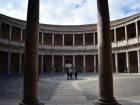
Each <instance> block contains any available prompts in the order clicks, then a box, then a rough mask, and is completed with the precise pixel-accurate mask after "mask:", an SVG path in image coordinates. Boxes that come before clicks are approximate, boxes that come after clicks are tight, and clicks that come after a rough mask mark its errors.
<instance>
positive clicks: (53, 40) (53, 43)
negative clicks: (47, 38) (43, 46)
mask: <svg viewBox="0 0 140 105" xmlns="http://www.w3.org/2000/svg"><path fill="white" fill-rule="evenodd" d="M52 45H53V46H54V33H53V35H52Z"/></svg>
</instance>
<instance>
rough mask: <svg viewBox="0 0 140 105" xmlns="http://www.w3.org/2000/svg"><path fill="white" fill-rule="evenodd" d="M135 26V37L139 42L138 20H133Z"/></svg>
mask: <svg viewBox="0 0 140 105" xmlns="http://www.w3.org/2000/svg"><path fill="white" fill-rule="evenodd" d="M135 27H136V37H137V38H138V42H139V31H138V22H137V21H136V22H135Z"/></svg>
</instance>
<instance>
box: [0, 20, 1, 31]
mask: <svg viewBox="0 0 140 105" xmlns="http://www.w3.org/2000/svg"><path fill="white" fill-rule="evenodd" d="M0 32H1V21H0Z"/></svg>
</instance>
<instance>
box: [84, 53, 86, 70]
mask: <svg viewBox="0 0 140 105" xmlns="http://www.w3.org/2000/svg"><path fill="white" fill-rule="evenodd" d="M83 69H84V72H86V56H85V55H83Z"/></svg>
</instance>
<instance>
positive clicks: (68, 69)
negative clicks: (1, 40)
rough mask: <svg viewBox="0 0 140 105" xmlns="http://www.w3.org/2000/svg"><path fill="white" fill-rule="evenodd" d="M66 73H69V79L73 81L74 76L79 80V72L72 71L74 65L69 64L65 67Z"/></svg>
mask: <svg viewBox="0 0 140 105" xmlns="http://www.w3.org/2000/svg"><path fill="white" fill-rule="evenodd" d="M65 71H66V73H67V79H68V80H69V79H70V80H73V75H74V77H75V80H77V75H78V71H77V70H73V69H72V64H70V63H68V64H66V65H65Z"/></svg>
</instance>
